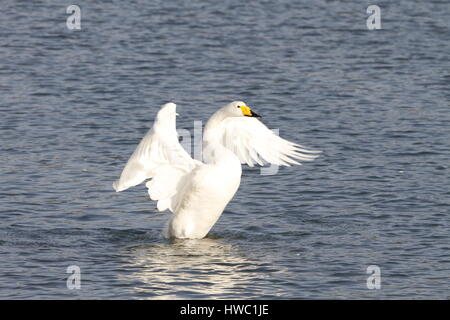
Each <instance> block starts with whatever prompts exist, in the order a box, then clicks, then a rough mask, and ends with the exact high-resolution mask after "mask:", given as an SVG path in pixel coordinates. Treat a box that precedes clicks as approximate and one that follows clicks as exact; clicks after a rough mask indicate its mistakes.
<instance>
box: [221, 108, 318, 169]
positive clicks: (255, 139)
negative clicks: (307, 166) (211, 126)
mask: <svg viewBox="0 0 450 320" xmlns="http://www.w3.org/2000/svg"><path fill="white" fill-rule="evenodd" d="M220 130H221V131H220V132H221V134H222V136H221V137H222V139H221V142H222V144H223V145H224V146H225V147H226V148H228V149H229V150H231V151H232V152H234V154H235V155H236V156H237V157H238V158H239V160H240V161H241V163H246V164H248V165H249V166H250V167H253V165H254V164H255V163H257V164H259V165H263V164H264V162H268V163H272V164H275V165H280V166H290V165H291V164H298V165H299V164H300V163H299V162H298V161H297V160H302V161H311V160H314V159H315V158H317V157H318V153H320V151H314V150H307V149H306V148H305V147H303V146H301V145H299V144H296V143H292V142H290V141H288V140H285V139H283V138H281V137H279V136H278V135H276V134H275V133H274V132H273V131H272V130H270V129H269V128H267V127H266V126H265V125H264V124H263V123H262V122H261V121H259V120H258V119H256V118H251V117H230V118H228V119H225V120H223V121H222V123H221V127H220Z"/></svg>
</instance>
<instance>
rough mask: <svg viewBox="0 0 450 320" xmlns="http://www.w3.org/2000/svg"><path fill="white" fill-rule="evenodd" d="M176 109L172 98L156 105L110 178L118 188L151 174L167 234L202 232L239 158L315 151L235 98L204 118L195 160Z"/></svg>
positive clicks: (310, 155)
mask: <svg viewBox="0 0 450 320" xmlns="http://www.w3.org/2000/svg"><path fill="white" fill-rule="evenodd" d="M176 115H177V113H176V105H175V104H174V103H167V104H165V105H163V106H162V107H161V110H160V111H159V112H158V115H157V117H156V120H155V122H154V124H153V128H152V129H151V130H150V131H149V132H148V133H147V134H146V135H145V137H144V138H143V139H142V141H141V142H140V143H139V145H138V146H137V148H136V150H135V151H134V152H133V154H132V155H131V157H130V159H129V160H128V162H127V164H126V165H125V168H124V169H123V171H122V174H121V176H120V179H119V180H117V181H116V182H114V184H113V187H114V189H115V190H116V191H117V192H119V191H123V190H125V189H128V188H130V187H132V186H135V185H138V184H140V183H142V182H144V181H145V180H147V179H151V180H150V181H148V182H147V183H146V186H147V188H148V193H149V195H150V198H151V199H152V200H155V201H157V207H158V210H160V211H163V210H166V209H169V210H170V211H172V212H173V216H172V217H171V219H170V220H169V222H168V224H167V226H166V229H165V236H166V237H175V238H203V237H205V236H206V235H207V234H208V232H209V231H210V230H211V228H212V227H213V225H214V224H215V223H216V222H217V220H218V219H219V217H220V215H221V214H222V212H223V210H224V209H225V206H226V205H227V204H228V202H229V201H230V200H231V199H232V198H233V196H234V194H235V193H236V191H237V189H238V188H239V184H240V179H241V173H242V171H241V163H246V164H248V165H249V166H251V167H252V166H254V165H255V164H259V165H263V164H264V163H272V164H276V165H285V166H289V165H291V164H300V163H299V162H298V161H297V160H306V161H308V160H313V159H315V158H316V157H317V153H318V152H319V151H311V150H307V149H305V148H304V147H302V146H300V145H297V144H294V143H292V142H289V141H287V140H285V139H282V138H280V137H279V136H277V135H276V134H275V133H273V132H272V130H270V129H268V128H267V127H266V126H265V125H264V124H263V123H262V122H260V121H259V120H258V119H256V117H259V116H258V115H257V114H255V113H254V112H253V111H252V110H251V109H250V108H249V107H248V106H247V105H246V104H245V103H244V102H242V101H234V102H232V103H230V104H228V105H226V106H225V107H223V108H221V109H219V110H218V111H217V112H216V113H214V114H213V115H212V116H211V118H210V119H209V120H208V122H207V124H206V126H205V131H204V135H203V161H204V162H200V161H197V160H194V159H192V157H191V156H190V155H189V154H188V153H187V152H186V151H185V150H184V149H183V147H182V146H181V145H180V143H179V142H178V136H177V132H176V124H175V122H176V120H175V118H176Z"/></svg>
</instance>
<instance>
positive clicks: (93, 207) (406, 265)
mask: <svg viewBox="0 0 450 320" xmlns="http://www.w3.org/2000/svg"><path fill="white" fill-rule="evenodd" d="M75 2H76V3H75V4H78V5H79V6H80V7H81V30H79V31H70V30H68V29H67V27H66V18H67V17H68V15H67V14H66V8H67V6H69V5H70V4H73V1H50V0H45V1H44V0H42V1H32V3H31V2H30V1H13V0H3V1H2V2H1V10H0V112H1V117H0V137H1V144H0V157H1V158H0V172H1V180H0V182H1V183H0V211H1V224H0V298H2V299H31V298H45V299H48V298H57V299H78V298H118V299H130V298H133V299H135V298H139V299H140V298H153V299H166V298H176V299H183V298H202V299H203V298H269V299H272V298H273V299H278V298H283V299H290V298H314V299H316V298H331V299H341V298H356V299H372V298H375V299H378V298H389V299H392V298H408V299H420V298H432V299H447V298H448V297H449V296H450V290H449V284H450V280H449V279H450V278H449V275H450V232H449V231H450V229H449V227H450V225H449V218H450V210H449V209H450V191H449V181H450V179H449V178H450V169H449V157H450V130H449V121H450V103H449V101H450V90H449V87H450V58H449V57H450V20H449V18H448V17H449V16H450V5H449V4H448V2H447V1H396V2H395V3H393V2H388V1H376V3H372V2H366V1H325V0H318V1H290V0H289V1H288V0H286V1H258V2H256V1H252V2H248V3H247V4H243V3H242V2H241V1H231V0H230V1H224V0H221V1H209V2H201V1H189V2H188V1H144V0H135V1H119V0H117V1H98V2H96V3H93V1H81V0H80V1H75ZM370 4H377V5H378V6H380V8H381V18H382V29H381V30H375V31H369V30H367V27H366V19H367V17H368V14H367V13H366V8H367V7H368V5H370ZM232 100H243V101H245V102H246V103H247V104H249V105H250V106H252V107H253V108H254V110H255V111H256V112H257V113H259V114H262V115H263V116H264V117H263V121H264V123H265V124H266V125H268V126H269V127H270V128H273V129H276V128H279V129H280V135H281V136H283V137H285V138H288V139H290V140H293V141H296V142H298V143H301V144H304V145H306V146H308V147H311V148H315V149H320V150H322V151H323V154H322V156H321V157H320V158H319V159H317V160H316V161H314V162H311V163H306V164H305V165H303V166H301V167H291V168H281V169H280V171H279V172H278V174H277V175H274V176H262V175H260V171H259V169H256V168H254V169H245V170H244V174H243V178H242V184H241V186H240V189H239V191H238V193H237V194H236V196H235V197H234V199H233V200H232V202H231V203H230V204H229V205H228V207H227V208H226V210H225V212H224V214H223V216H222V217H221V219H220V221H219V222H218V223H217V224H216V226H215V227H214V228H213V230H212V231H211V233H210V235H209V236H208V238H206V239H202V240H196V241H169V240H165V239H163V238H162V237H161V235H160V231H161V228H162V226H163V224H164V222H165V221H166V220H167V219H168V218H169V213H159V212H157V210H156V206H155V203H153V202H151V201H150V200H149V198H148V196H147V193H146V188H145V186H143V185H141V186H138V187H135V188H132V189H130V190H127V191H125V192H123V193H118V194H117V193H115V192H114V191H113V189H112V187H111V184H112V182H113V181H114V180H115V179H117V177H118V176H119V174H120V172H121V170H122V168H123V165H124V164H125V162H126V160H127V159H128V157H129V156H130V154H131V152H132V151H133V150H134V148H135V146H136V144H137V143H138V142H139V140H140V138H141V137H142V136H143V135H144V134H145V133H146V131H147V130H148V128H150V126H151V125H152V121H153V118H154V116H155V114H156V111H157V109H158V108H159V106H160V105H161V104H163V103H165V102H168V101H174V102H176V103H177V104H178V106H179V109H178V112H179V113H180V117H179V118H178V128H182V129H187V130H190V131H192V130H193V128H194V120H202V121H206V120H207V119H208V117H209V116H210V115H211V114H212V113H213V112H214V111H215V110H216V109H217V108H219V107H220V106H222V105H223V104H225V103H227V102H230V101H232ZM69 265H77V266H79V267H80V269H81V289H79V290H76V289H75V290H69V289H68V288H67V286H66V279H67V277H68V276H69V274H67V273H66V269H67V267H68V266H69ZM369 265H377V266H379V268H380V269H381V289H379V290H369V289H368V288H367V286H366V279H367V277H368V276H369V275H368V274H366V268H367V267H368V266H369Z"/></svg>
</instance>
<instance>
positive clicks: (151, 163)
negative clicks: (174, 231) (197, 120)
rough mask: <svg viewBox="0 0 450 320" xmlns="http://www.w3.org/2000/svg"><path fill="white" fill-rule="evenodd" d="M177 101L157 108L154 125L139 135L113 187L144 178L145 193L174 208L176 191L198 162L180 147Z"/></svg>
mask: <svg viewBox="0 0 450 320" xmlns="http://www.w3.org/2000/svg"><path fill="white" fill-rule="evenodd" d="M175 116H176V105H175V104H174V103H167V104H165V105H163V106H162V107H161V110H160V111H159V112H158V114H157V117H156V120H155V122H154V124H153V128H152V129H151V130H150V131H149V132H148V133H147V134H146V135H145V137H144V138H142V140H141V142H140V143H139V145H138V146H137V148H136V150H135V151H134V152H133V154H132V155H131V157H130V159H129V160H128V162H127V164H126V165H125V168H124V169H123V171H122V174H121V175H120V178H119V180H117V181H116V182H114V184H113V188H114V190H116V191H117V192H120V191H123V190H126V189H128V188H130V187H133V186H136V185H138V184H140V183H142V182H143V181H145V180H147V179H152V180H151V181H149V182H147V184H146V186H147V188H148V193H149V195H150V198H151V199H152V200H155V201H158V209H159V210H160V211H162V210H165V209H169V210H171V211H173V208H174V207H175V206H176V201H177V199H179V197H177V196H176V195H177V194H178V193H179V192H180V191H181V190H182V189H183V183H184V180H185V179H184V177H185V176H187V175H188V174H189V173H190V172H191V171H192V170H193V169H194V168H195V167H196V166H198V165H200V164H201V162H199V161H197V160H195V159H192V157H191V156H190V155H189V154H188V153H187V152H186V151H185V150H184V149H183V147H182V146H181V145H180V143H179V141H178V135H177V131H176V124H175Z"/></svg>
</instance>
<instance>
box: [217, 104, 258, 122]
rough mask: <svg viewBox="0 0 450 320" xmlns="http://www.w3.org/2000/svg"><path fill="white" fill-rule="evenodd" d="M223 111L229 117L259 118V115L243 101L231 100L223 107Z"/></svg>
mask: <svg viewBox="0 0 450 320" xmlns="http://www.w3.org/2000/svg"><path fill="white" fill-rule="evenodd" d="M223 111H225V112H226V113H227V115H228V116H229V117H256V118H261V116H260V115H258V114H256V113H254V112H253V111H252V109H251V108H250V107H249V106H247V105H246V104H245V102H243V101H233V102H231V103H230V104H227V105H226V106H225V107H223Z"/></svg>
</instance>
